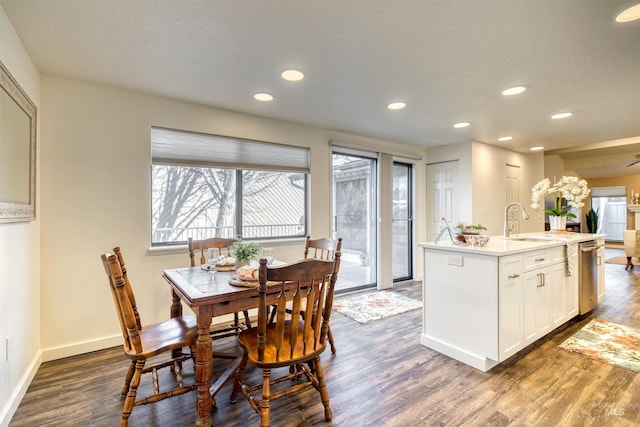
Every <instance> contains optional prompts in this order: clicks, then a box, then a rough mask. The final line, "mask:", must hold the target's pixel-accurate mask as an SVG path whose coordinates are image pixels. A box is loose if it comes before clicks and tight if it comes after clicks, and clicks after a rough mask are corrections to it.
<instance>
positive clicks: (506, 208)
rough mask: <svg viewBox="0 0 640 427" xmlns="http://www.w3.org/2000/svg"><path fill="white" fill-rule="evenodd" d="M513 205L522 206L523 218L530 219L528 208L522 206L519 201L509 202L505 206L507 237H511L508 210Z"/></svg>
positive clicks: (505, 234)
mask: <svg viewBox="0 0 640 427" xmlns="http://www.w3.org/2000/svg"><path fill="white" fill-rule="evenodd" d="M511 206H517V207H519V208H520V210H521V211H522V219H524V220H527V219H529V214H528V213H527V211H526V210H524V208H523V207H522V205H521V204H520V203H518V202H511V203H509V204H508V205H507V206H506V207H505V208H504V237H505V238H507V237H509V222H508V221H507V217H508V215H509V214H508V212H509V208H510V207H511Z"/></svg>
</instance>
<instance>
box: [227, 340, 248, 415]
mask: <svg viewBox="0 0 640 427" xmlns="http://www.w3.org/2000/svg"><path fill="white" fill-rule="evenodd" d="M247 357H248V355H247V353H246V352H245V353H244V354H243V355H242V360H241V361H240V365H239V366H238V370H237V371H236V378H235V379H234V380H233V390H232V391H231V396H230V397H229V400H230V401H231V403H236V402H237V401H238V392H239V391H240V383H241V382H242V377H243V375H244V370H245V369H246V368H247Z"/></svg>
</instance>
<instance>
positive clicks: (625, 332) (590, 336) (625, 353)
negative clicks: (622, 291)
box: [560, 319, 640, 372]
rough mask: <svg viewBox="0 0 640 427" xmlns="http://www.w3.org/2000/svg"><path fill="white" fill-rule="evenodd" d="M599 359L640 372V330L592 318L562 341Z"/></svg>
mask: <svg viewBox="0 0 640 427" xmlns="http://www.w3.org/2000/svg"><path fill="white" fill-rule="evenodd" d="M560 347H561V348H564V349H565V350H569V351H571V352H573V353H578V354H581V355H583V356H587V357H590V358H591V359H594V360H597V361H599V362H605V363H609V364H611V365H613V366H617V367H619V368H624V369H629V370H631V371H635V372H640V330H639V329H635V328H630V327H628V326H622V325H617V324H615V323H609V322H606V321H604V320H600V319H593V320H592V321H591V322H589V323H588V324H587V325H586V326H584V327H583V328H582V329H580V330H579V331H578V332H576V333H575V334H574V335H573V336H572V337H571V338H568V339H567V340H566V341H565V342H563V343H562V344H560Z"/></svg>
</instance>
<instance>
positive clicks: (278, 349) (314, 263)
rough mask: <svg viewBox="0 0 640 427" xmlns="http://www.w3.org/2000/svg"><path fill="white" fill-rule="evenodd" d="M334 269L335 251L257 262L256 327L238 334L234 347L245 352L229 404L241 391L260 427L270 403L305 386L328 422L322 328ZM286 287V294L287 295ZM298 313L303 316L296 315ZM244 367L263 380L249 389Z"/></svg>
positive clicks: (330, 300)
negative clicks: (273, 291) (275, 373)
mask: <svg viewBox="0 0 640 427" xmlns="http://www.w3.org/2000/svg"><path fill="white" fill-rule="evenodd" d="M339 269H340V252H336V254H335V257H334V259H333V260H321V259H304V260H300V261H298V262H295V263H292V264H287V265H283V266H277V267H270V266H267V260H266V259H261V260H260V268H259V280H258V289H257V294H258V297H259V300H258V301H259V303H258V326H257V327H254V328H251V329H247V330H245V331H242V332H240V334H239V335H238V344H239V345H240V347H242V349H243V350H244V354H243V356H242V361H241V362H240V366H239V367H238V371H237V374H236V378H235V382H234V385H233V391H232V393H231V401H232V402H235V401H236V399H237V396H238V392H242V394H243V395H244V396H245V397H246V398H247V400H248V401H249V404H250V405H251V408H253V410H255V411H256V412H257V413H258V415H260V420H261V421H260V425H261V426H262V427H267V426H269V424H270V412H271V408H270V402H271V401H272V400H275V399H279V398H281V397H284V396H287V395H289V394H291V393H293V392H296V391H299V390H302V389H304V388H306V387H309V386H312V387H314V388H315V389H316V390H317V391H318V393H319V394H320V399H321V401H322V404H323V405H324V416H325V419H326V420H327V421H329V420H331V418H332V413H331V407H330V405H329V392H328V390H327V384H326V382H325V378H324V370H323V368H322V364H321V362H320V355H321V354H322V353H323V352H324V350H325V349H326V337H327V328H328V327H329V318H330V316H331V307H332V305H333V293H334V290H335V284H336V280H337V278H338V270H339ZM285 284H286V287H285ZM291 284H293V286H291ZM272 286H278V287H279V288H280V292H279V295H278V298H277V300H278V308H277V313H276V317H275V321H274V322H269V321H268V319H267V318H268V309H269V307H268V305H267V288H268V287H272ZM290 286H291V287H292V288H293V289H291V287H290ZM287 288H289V289H291V290H289V291H287ZM287 300H292V305H291V307H292V309H291V312H290V313H289V312H288V310H286V302H287ZM302 311H304V313H305V315H304V316H302V315H301V312H302ZM247 363H251V365H253V366H255V367H257V368H259V369H262V382H260V383H258V384H253V385H251V384H248V383H247V382H245V380H244V371H245V369H246V367H247ZM286 367H290V368H291V367H293V369H292V370H289V371H288V372H287V373H286V374H284V375H282V376H280V377H278V378H274V379H271V371H272V369H276V368H286ZM304 378H306V380H305V381H302V380H303V379H304ZM289 380H296V381H289ZM276 384H277V386H276ZM287 385H288V387H287ZM272 386H276V387H274V390H276V389H277V391H272ZM258 390H260V391H261V393H260V395H258V393H255V392H257V391H258Z"/></svg>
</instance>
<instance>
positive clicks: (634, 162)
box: [625, 160, 640, 168]
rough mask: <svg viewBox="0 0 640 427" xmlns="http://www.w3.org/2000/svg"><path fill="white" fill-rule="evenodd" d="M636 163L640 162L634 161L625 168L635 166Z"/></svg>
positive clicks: (639, 161)
mask: <svg viewBox="0 0 640 427" xmlns="http://www.w3.org/2000/svg"><path fill="white" fill-rule="evenodd" d="M636 163H640V160H635V161H633V162H631V163H629V164H628V165H626V166H625V168H628V167H629V166H633V165H635V164H636Z"/></svg>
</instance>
